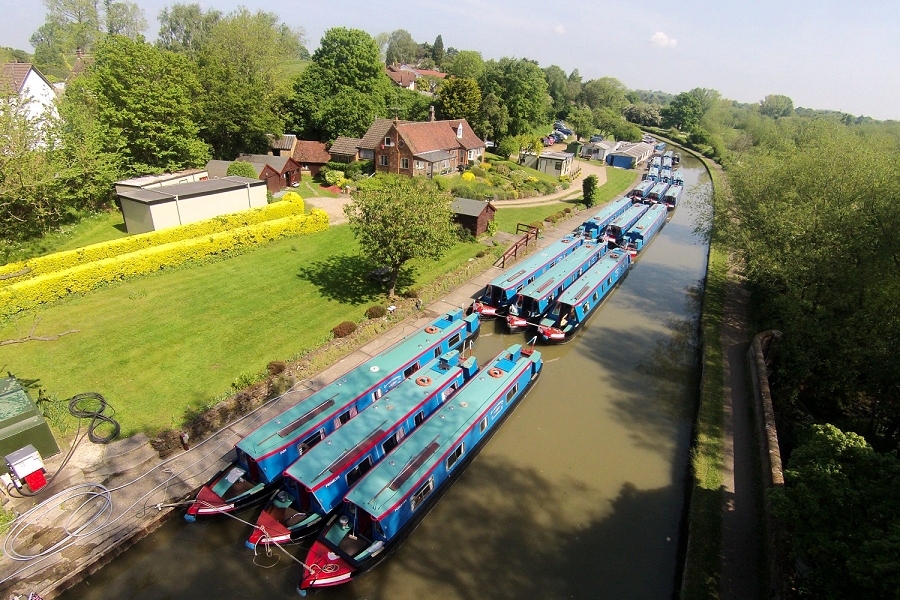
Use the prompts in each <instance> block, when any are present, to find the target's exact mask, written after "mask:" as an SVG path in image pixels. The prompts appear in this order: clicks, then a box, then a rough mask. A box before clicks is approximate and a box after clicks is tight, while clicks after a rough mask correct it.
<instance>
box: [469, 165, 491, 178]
mask: <svg viewBox="0 0 900 600" xmlns="http://www.w3.org/2000/svg"><path fill="white" fill-rule="evenodd" d="M468 172H469V173H471V174H472V175H473V176H475V177H482V178H483V177H484V176H485V175H487V172H486V171H485V170H484V169H482V168H481V167H472V168H471V169H469V171H468Z"/></svg>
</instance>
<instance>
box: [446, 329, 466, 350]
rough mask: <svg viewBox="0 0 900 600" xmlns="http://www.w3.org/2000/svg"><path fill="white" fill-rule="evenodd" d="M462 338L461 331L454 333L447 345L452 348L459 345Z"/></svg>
mask: <svg viewBox="0 0 900 600" xmlns="http://www.w3.org/2000/svg"><path fill="white" fill-rule="evenodd" d="M461 339H462V334H461V333H459V332H456V333H454V334H453V335H451V336H450V339H449V340H448V341H447V347H449V348H452V347H453V346H455V345H457V344H458V343H459V342H460V340H461Z"/></svg>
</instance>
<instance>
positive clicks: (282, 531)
mask: <svg viewBox="0 0 900 600" xmlns="http://www.w3.org/2000/svg"><path fill="white" fill-rule="evenodd" d="M477 372H478V364H477V362H476V361H475V358H474V357H472V356H470V357H469V358H466V359H463V360H462V361H460V358H459V352H458V351H456V350H451V351H450V352H448V353H447V354H443V355H441V357H440V358H438V359H437V360H434V361H432V362H430V363H429V364H427V365H426V366H425V367H424V368H423V369H422V370H421V371H419V372H418V373H417V374H416V375H417V376H416V377H415V379H412V378H410V379H407V380H405V381H404V382H403V383H401V384H400V385H398V386H397V387H396V388H394V389H393V390H391V391H389V392H388V393H387V394H385V395H384V396H382V397H381V398H379V399H378V400H376V401H375V402H374V403H373V404H372V406H370V407H369V408H367V409H366V410H364V411H362V412H361V413H360V414H359V416H357V417H356V418H355V419H352V420H351V421H350V422H349V423H347V424H346V425H344V426H343V427H341V428H340V429H338V430H337V431H335V432H334V433H332V434H331V435H330V436H328V438H327V439H326V440H325V441H324V442H323V443H321V444H318V445H316V446H315V447H314V448H312V449H311V450H309V451H308V452H306V453H305V454H303V455H302V456H301V457H300V458H299V459H297V460H296V461H295V462H294V463H293V464H292V465H291V466H289V467H288V468H287V469H286V470H285V472H284V484H283V485H282V486H281V487H280V489H279V490H278V491H276V492H275V493H274V494H273V495H272V497H271V498H270V500H269V503H268V504H267V505H266V507H265V508H264V509H263V511H262V513H261V514H260V515H259V518H258V519H257V521H256V527H255V529H254V530H253V533H252V535H251V536H250V539H249V540H248V541H247V542H246V544H247V546H249V547H251V548H253V547H255V546H256V545H257V544H273V543H274V544H282V543H287V542H290V541H291V540H297V539H300V538H303V537H305V536H307V535H310V534H312V533H316V532H317V531H318V530H319V528H321V526H322V523H324V521H325V519H327V517H328V515H329V514H330V513H332V512H334V511H335V510H336V509H337V508H338V507H339V506H340V504H341V501H342V500H343V498H344V495H345V494H346V493H347V492H348V491H350V489H351V488H352V487H353V486H354V485H355V484H356V482H357V481H359V480H360V479H361V478H362V476H363V475H365V474H366V473H368V472H369V471H370V470H371V469H372V467H374V466H375V465H377V464H378V463H379V462H381V460H383V459H384V458H385V457H387V456H389V455H390V452H391V451H392V450H393V449H394V448H396V447H397V446H398V445H399V444H400V442H401V441H402V440H403V439H404V438H405V437H406V436H407V435H409V434H410V433H412V431H413V430H415V429H416V428H417V427H418V426H419V425H421V424H422V423H424V422H425V421H426V420H427V419H428V418H429V417H431V415H432V414H433V413H434V412H435V411H437V410H438V409H439V408H440V407H441V406H443V405H444V403H445V402H447V401H448V400H449V399H450V398H452V397H453V395H454V394H455V393H456V391H457V390H458V389H459V388H461V387H462V386H463V385H464V384H465V383H466V382H467V381H468V380H470V379H471V378H472V377H473V376H474V375H475V374H476V373H477Z"/></svg>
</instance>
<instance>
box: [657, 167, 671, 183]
mask: <svg viewBox="0 0 900 600" xmlns="http://www.w3.org/2000/svg"><path fill="white" fill-rule="evenodd" d="M659 180H660V181H662V182H663V183H672V169H671V168H668V167H663V168H662V169H660V170H659Z"/></svg>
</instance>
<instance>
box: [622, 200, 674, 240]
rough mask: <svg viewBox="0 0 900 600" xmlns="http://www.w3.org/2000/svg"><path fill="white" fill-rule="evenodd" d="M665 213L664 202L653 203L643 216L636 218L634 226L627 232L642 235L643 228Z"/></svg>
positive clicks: (666, 211) (666, 210)
mask: <svg viewBox="0 0 900 600" xmlns="http://www.w3.org/2000/svg"><path fill="white" fill-rule="evenodd" d="M667 213H668V209H667V208H666V205H665V204H654V205H653V206H651V207H650V210H648V211H647V212H646V214H644V216H643V217H641V218H640V219H638V222H637V223H635V224H634V227H632V228H631V230H629V232H628V233H629V234H631V233H634V234H636V235H642V234H643V232H644V230H646V229H647V228H648V227H650V226H651V225H652V224H653V223H654V222H655V221H656V220H657V219H658V218H659V217H660V216H661V215H666V214H667Z"/></svg>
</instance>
